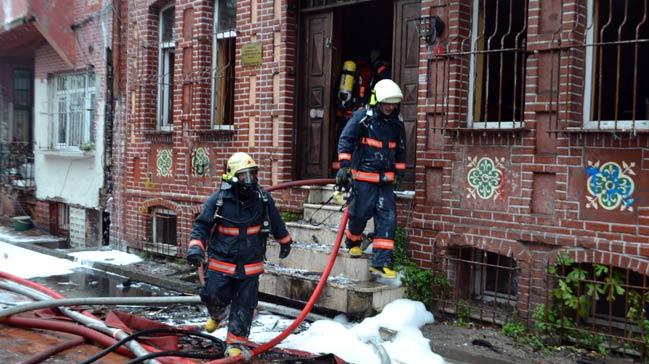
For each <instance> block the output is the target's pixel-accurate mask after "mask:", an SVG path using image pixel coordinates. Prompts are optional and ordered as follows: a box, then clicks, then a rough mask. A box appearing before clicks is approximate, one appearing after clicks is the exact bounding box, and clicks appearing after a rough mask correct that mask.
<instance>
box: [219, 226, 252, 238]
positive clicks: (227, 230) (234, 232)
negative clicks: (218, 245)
mask: <svg viewBox="0 0 649 364" xmlns="http://www.w3.org/2000/svg"><path fill="white" fill-rule="evenodd" d="M218 230H219V232H220V233H221V234H223V235H229V236H238V235H239V228H238V227H227V226H221V225H219V227H218ZM246 230H247V231H246V233H247V234H248V235H255V234H259V232H260V231H261V225H254V226H248V228H247V229H246Z"/></svg>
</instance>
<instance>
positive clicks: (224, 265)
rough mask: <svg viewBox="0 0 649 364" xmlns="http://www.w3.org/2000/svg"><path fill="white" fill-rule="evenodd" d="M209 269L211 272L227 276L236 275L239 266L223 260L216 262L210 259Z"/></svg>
mask: <svg viewBox="0 0 649 364" xmlns="http://www.w3.org/2000/svg"><path fill="white" fill-rule="evenodd" d="M207 267H208V268H209V269H211V270H215V271H217V272H221V273H225V274H234V273H235V272H236V271H237V265H236V264H234V263H228V262H224V261H221V260H216V259H214V258H210V259H209V263H208V265H207Z"/></svg>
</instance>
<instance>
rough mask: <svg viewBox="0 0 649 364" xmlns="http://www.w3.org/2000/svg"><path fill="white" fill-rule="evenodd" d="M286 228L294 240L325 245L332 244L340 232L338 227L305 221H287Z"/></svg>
mask: <svg viewBox="0 0 649 364" xmlns="http://www.w3.org/2000/svg"><path fill="white" fill-rule="evenodd" d="M286 228H287V229H288V231H289V233H291V236H292V237H293V241H299V242H301V243H312V244H320V245H325V246H332V245H333V244H334V242H335V241H336V235H337V233H338V230H337V229H338V228H337V227H333V226H329V225H324V224H323V225H319V226H314V225H312V224H309V223H306V222H304V221H292V222H287V223H286ZM343 242H344V241H343Z"/></svg>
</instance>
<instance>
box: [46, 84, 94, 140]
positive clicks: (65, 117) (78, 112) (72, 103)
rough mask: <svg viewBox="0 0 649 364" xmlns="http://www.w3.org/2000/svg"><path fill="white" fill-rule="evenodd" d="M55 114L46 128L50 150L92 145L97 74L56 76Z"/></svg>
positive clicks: (52, 88)
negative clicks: (89, 143) (84, 144)
mask: <svg viewBox="0 0 649 364" xmlns="http://www.w3.org/2000/svg"><path fill="white" fill-rule="evenodd" d="M50 88H51V92H52V102H53V105H52V106H53V110H52V111H53V113H52V123H51V124H50V128H48V129H46V131H47V133H48V136H47V138H46V140H47V141H48V143H47V145H46V146H45V148H46V149H49V148H53V149H69V148H71V147H74V148H76V147H79V146H80V145H81V144H82V143H86V142H91V141H92V138H93V137H94V135H93V133H92V129H93V123H94V111H95V110H94V104H95V74H94V73H92V72H84V73H72V74H61V75H56V76H54V77H52V78H51V79H50Z"/></svg>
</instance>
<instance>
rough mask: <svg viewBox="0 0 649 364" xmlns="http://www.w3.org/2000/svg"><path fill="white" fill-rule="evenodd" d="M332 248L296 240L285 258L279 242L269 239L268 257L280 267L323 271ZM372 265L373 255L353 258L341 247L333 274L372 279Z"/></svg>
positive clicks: (357, 278) (362, 279) (354, 278)
mask: <svg viewBox="0 0 649 364" xmlns="http://www.w3.org/2000/svg"><path fill="white" fill-rule="evenodd" d="M331 248H332V247H331V246H325V245H320V244H315V243H301V242H295V243H293V244H292V247H291V254H289V256H288V257H286V258H284V259H279V244H278V243H276V242H274V241H268V245H267V247H266V259H267V261H268V262H270V263H272V264H274V265H276V266H278V267H280V268H288V269H301V270H305V271H309V272H322V271H323V270H324V269H325V266H326V265H327V262H328V261H329V257H330V256H331ZM370 265H371V255H369V254H364V255H363V256H362V257H359V258H352V257H350V256H349V251H348V250H347V249H343V248H341V249H340V250H339V251H338V255H337V257H336V263H334V267H333V269H332V271H331V275H332V276H341V277H345V278H348V279H351V280H354V281H369V280H370V279H371V275H370Z"/></svg>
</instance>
